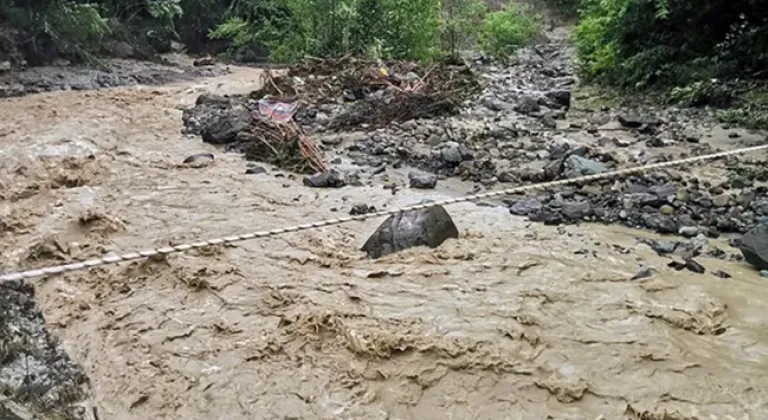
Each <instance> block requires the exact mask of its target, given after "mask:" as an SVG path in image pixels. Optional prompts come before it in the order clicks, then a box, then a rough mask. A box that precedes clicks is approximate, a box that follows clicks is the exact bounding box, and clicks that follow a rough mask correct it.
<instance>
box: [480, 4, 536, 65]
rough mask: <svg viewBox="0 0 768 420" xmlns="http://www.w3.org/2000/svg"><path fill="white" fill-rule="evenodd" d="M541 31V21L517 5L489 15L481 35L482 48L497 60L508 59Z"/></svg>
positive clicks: (509, 5) (508, 6)
mask: <svg viewBox="0 0 768 420" xmlns="http://www.w3.org/2000/svg"><path fill="white" fill-rule="evenodd" d="M540 31H541V20H540V19H539V17H538V16H535V15H533V14H530V13H528V12H527V11H526V10H524V9H521V8H520V7H519V6H517V5H516V4H515V3H509V4H508V5H507V7H506V9H505V10H503V11H500V12H493V13H489V14H488V15H487V16H486V17H485V22H484V23H483V27H482V32H481V34H480V40H479V44H480V48H481V49H482V50H483V51H484V52H485V53H487V54H489V55H491V56H493V57H496V58H501V59H504V58H508V57H509V56H510V55H511V54H512V53H514V52H515V51H516V50H517V49H518V48H520V47H522V46H523V45H525V44H526V43H527V42H528V41H529V40H530V39H531V38H533V37H534V36H536V35H537V34H538V33H539V32H540Z"/></svg>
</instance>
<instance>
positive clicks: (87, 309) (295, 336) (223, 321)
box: [0, 68, 768, 420]
mask: <svg viewBox="0 0 768 420" xmlns="http://www.w3.org/2000/svg"><path fill="white" fill-rule="evenodd" d="M258 83H259V71H258V70H255V69H239V68H234V69H233V73H232V74H230V75H228V76H224V77H220V78H214V79H206V80H198V81H195V82H184V83H181V84H175V85H167V86H164V87H138V88H136V87H134V88H123V89H114V90H104V91H91V92H58V93H50V94H40V95H33V96H28V97H24V98H18V99H6V100H3V101H2V106H0V121H2V124H0V190H2V191H4V192H3V193H2V195H4V196H5V199H4V200H3V201H1V202H0V221H2V223H0V227H2V231H4V232H2V231H0V255H2V261H1V262H2V263H3V264H4V265H5V268H16V267H20V266H21V267H37V266H43V265H48V264H55V263H60V262H62V261H63V260H64V259H68V258H75V259H79V258H86V257H90V256H95V255H101V254H103V253H104V252H109V251H114V252H120V253H123V252H128V251H134V250H141V249H146V248H152V247H157V246H162V245H165V244H168V243H181V242H189V241H194V240H195V239H198V238H213V237H221V236H226V235H230V234H235V233H244V232H248V231H254V230H262V229H267V228H274V227H278V226H288V225H293V224H297V223H303V222H306V221H308V220H320V219H324V218H328V217H335V216H338V214H339V213H335V212H333V211H332V210H331V209H332V208H334V207H339V208H342V207H343V208H348V207H349V205H350V204H351V202H367V203H374V204H376V205H377V206H380V205H381V204H383V203H386V204H387V207H389V208H392V207H395V206H401V205H407V204H413V203H415V202H418V201H419V200H421V199H423V198H433V199H434V198H440V197H446V194H450V192H446V191H443V190H441V191H433V192H414V191H409V190H404V191H402V192H401V193H399V194H397V195H392V194H391V192H390V191H388V190H384V189H382V188H381V186H378V187H359V188H356V187H347V188H343V189H340V190H315V189H308V188H306V187H304V186H302V185H301V179H300V178H299V177H293V178H292V177H290V176H289V177H285V178H276V177H273V176H269V175H260V176H253V175H245V174H244V169H245V163H244V161H243V160H242V159H241V158H240V157H239V156H237V155H231V154H223V153H220V151H219V150H217V149H215V148H214V147H213V146H210V145H206V144H204V143H202V141H200V140H199V138H185V137H184V136H182V135H181V134H180V130H181V126H182V123H181V111H180V109H181V108H182V107H185V106H189V105H191V104H192V103H194V100H195V98H196V97H197V96H198V95H199V94H200V93H202V92H204V91H213V92H217V93H237V92H248V91H250V90H252V89H254V88H256V87H258ZM200 152H213V153H215V154H216V160H215V161H214V163H212V164H210V165H199V166H195V167H191V166H183V165H180V163H181V161H182V160H183V159H184V158H185V157H186V156H188V155H190V154H193V153H200ZM89 155H93V157H89ZM464 191H466V189H465V190H464ZM448 210H449V212H450V213H451V215H452V216H453V218H454V220H455V222H456V224H457V225H458V226H459V229H460V232H461V237H460V238H459V239H458V240H450V241H448V242H446V243H445V244H444V245H443V246H441V247H439V248H437V249H433V250H429V249H411V250H408V251H406V252H402V253H399V254H396V255H390V256H388V257H385V258H382V259H380V260H377V261H370V260H367V259H365V258H364V256H363V255H362V254H361V253H360V252H359V251H358V250H359V247H360V246H361V245H362V244H363V242H364V241H365V239H366V238H367V235H368V234H370V233H371V232H372V231H373V230H374V229H375V228H376V226H377V225H378V223H380V220H370V221H367V222H356V223H352V224H345V225H341V226H337V227H328V228H324V229H318V230H312V231H306V232H301V233H294V234H288V235H283V236H280V237H276V238H273V239H269V240H254V241H248V242H244V243H241V244H238V245H237V246H232V247H214V248H210V249H206V250H204V251H196V252H190V253H186V254H179V255H174V256H171V257H169V258H168V259H167V260H153V261H140V262H134V263H131V264H122V265H113V266H107V267H104V268H98V269H93V270H91V271H90V272H80V273H72V274H68V275H64V276H57V277H53V278H50V279H48V280H44V281H43V280H37V281H36V285H37V288H38V295H39V304H40V305H41V307H42V309H43V311H44V314H45V316H46V320H47V322H48V324H49V326H50V328H51V330H52V332H53V333H54V334H55V335H57V336H58V337H59V338H60V339H61V340H62V341H63V343H64V345H65V347H66V349H67V351H68V352H69V353H70V355H71V356H72V357H73V358H75V359H76V360H77V361H79V362H80V363H82V365H83V366H84V368H85V370H86V372H87V374H88V376H89V377H90V379H91V382H92V385H93V394H94V395H93V400H94V403H95V404H96V406H98V409H99V414H100V418H101V419H137V420H139V419H141V420H146V419H376V420H383V419H393V420H394V419H414V420H431V419H435V420H437V419H557V420H560V419H572V420H576V419H585V420H595V419H606V420H611V419H630V420H641V419H642V420H648V419H660V420H664V419H666V420H679V419H687V420H692V419H738V420H742V419H764V418H767V417H766V416H768V376H763V375H764V374H765V373H766V372H768V329H767V328H766V325H768V287H767V286H768V283H766V280H765V279H761V278H760V277H759V276H758V275H757V274H756V273H755V271H754V270H753V269H752V268H750V267H749V266H747V265H745V264H744V263H729V262H724V261H719V260H714V259H707V258H701V259H700V260H699V261H700V262H701V263H702V264H703V265H705V266H706V267H707V268H708V270H709V271H712V270H716V269H722V270H725V271H727V272H728V273H730V274H731V275H732V276H733V278H731V279H720V278H717V277H715V276H713V275H711V274H709V272H708V273H707V274H705V275H700V274H694V273H691V272H687V271H681V272H677V271H674V270H672V269H670V268H667V267H666V263H667V261H668V260H666V259H664V258H661V257H658V256H657V255H656V254H655V253H654V252H653V251H652V250H651V249H650V248H648V247H647V246H646V245H638V244H637V238H638V237H652V235H651V234H649V233H644V232H640V231H631V230H628V229H623V228H615V227H602V226H592V225H588V224H584V225H581V226H568V227H559V228H558V227H548V226H543V225H538V224H531V223H529V222H527V221H526V219H524V218H519V217H514V216H511V215H510V214H509V213H508V211H506V209H504V208H494V207H483V206H476V205H474V204H460V205H455V206H451V207H449V208H448ZM78 218H84V219H83V220H84V222H85V223H80V222H78ZM577 250H583V251H584V252H581V253H574V251H577ZM643 265H649V266H652V267H654V268H656V272H655V274H654V275H653V276H652V277H650V278H647V279H642V280H632V281H630V280H629V279H630V278H631V277H632V276H633V275H634V274H635V273H637V272H638V271H639V270H640V269H641V268H642V266H643Z"/></svg>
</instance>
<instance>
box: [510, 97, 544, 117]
mask: <svg viewBox="0 0 768 420" xmlns="http://www.w3.org/2000/svg"><path fill="white" fill-rule="evenodd" d="M515 110H516V111H517V112H519V113H521V114H524V115H531V114H533V113H536V112H539V111H540V110H541V106H540V105H539V101H538V100H536V98H534V97H532V96H523V97H521V98H520V99H519V100H518V101H517V105H516V106H515Z"/></svg>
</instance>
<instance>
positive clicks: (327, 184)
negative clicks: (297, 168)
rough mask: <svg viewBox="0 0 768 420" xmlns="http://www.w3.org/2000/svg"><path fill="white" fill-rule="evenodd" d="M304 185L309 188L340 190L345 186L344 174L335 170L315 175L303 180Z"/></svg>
mask: <svg viewBox="0 0 768 420" xmlns="http://www.w3.org/2000/svg"><path fill="white" fill-rule="evenodd" d="M304 185H306V186H307V187H310V188H341V187H343V186H345V185H347V182H346V179H345V178H344V174H342V173H341V172H339V171H338V170H336V169H331V170H329V171H327V172H320V173H316V174H314V175H312V176H308V177H305V178H304Z"/></svg>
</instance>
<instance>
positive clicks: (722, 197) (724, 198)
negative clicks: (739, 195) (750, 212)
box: [712, 193, 731, 207]
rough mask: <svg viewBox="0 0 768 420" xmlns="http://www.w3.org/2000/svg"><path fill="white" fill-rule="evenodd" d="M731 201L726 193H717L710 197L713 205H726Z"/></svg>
mask: <svg viewBox="0 0 768 420" xmlns="http://www.w3.org/2000/svg"><path fill="white" fill-rule="evenodd" d="M730 201H731V196H730V195H728V194H727V193H722V194H718V195H716V196H714V197H712V204H713V205H714V206H715V207H726V206H727V205H728V204H729V203H730Z"/></svg>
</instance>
